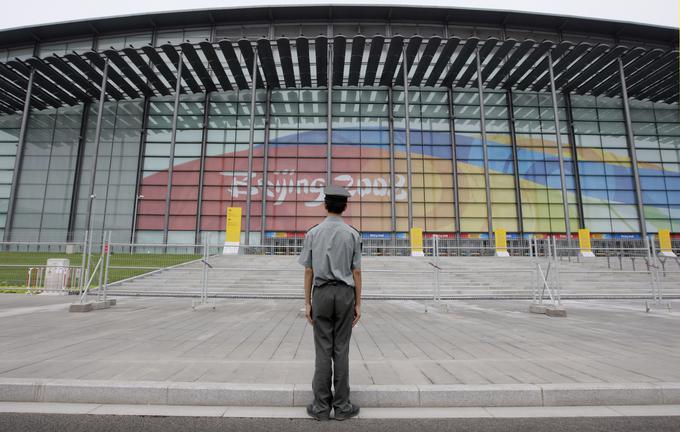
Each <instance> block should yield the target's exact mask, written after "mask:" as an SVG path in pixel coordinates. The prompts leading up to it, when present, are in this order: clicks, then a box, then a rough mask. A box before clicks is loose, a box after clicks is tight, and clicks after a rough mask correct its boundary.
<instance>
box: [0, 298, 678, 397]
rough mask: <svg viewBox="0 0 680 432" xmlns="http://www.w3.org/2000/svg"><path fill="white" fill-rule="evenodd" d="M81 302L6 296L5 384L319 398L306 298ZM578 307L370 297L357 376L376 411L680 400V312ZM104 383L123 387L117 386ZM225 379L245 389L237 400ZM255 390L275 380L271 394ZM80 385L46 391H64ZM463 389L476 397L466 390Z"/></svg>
mask: <svg viewBox="0 0 680 432" xmlns="http://www.w3.org/2000/svg"><path fill="white" fill-rule="evenodd" d="M71 301H73V299H70V298H68V297H65V298H64V297H61V298H55V297H49V298H47V297H44V296H34V297H30V296H15V295H2V296H0V346H2V350H0V382H2V383H3V384H11V383H14V384H13V385H12V386H10V387H3V388H4V390H3V392H4V393H3V394H4V398H5V400H35V398H34V399H30V397H33V396H34V395H35V393H34V392H35V391H36V388H35V387H34V386H31V385H30V384H29V385H27V384H26V380H45V382H49V381H50V380H67V381H68V382H73V383H75V384H73V385H77V387H78V388H82V389H83V390H82V391H83V392H84V393H83V395H84V396H83V398H82V399H77V400H69V401H70V402H78V401H91V400H93V399H92V398H95V399H96V398H99V397H104V396H106V397H118V396H116V395H126V392H127V391H129V390H130V387H129V383H132V384H133V387H135V389H136V390H135V391H136V392H138V393H136V394H137V395H138V397H140V398H141V399H140V400H151V399H153V398H160V399H157V400H164V401H165V402H163V403H166V404H167V403H169V404H172V403H178V404H191V403H193V402H192V398H193V397H194V396H193V395H192V392H193V391H194V390H195V388H194V387H192V385H194V384H196V385H199V387H200V386H203V387H205V395H204V396H201V397H207V395H211V394H212V395H213V396H211V398H213V399H212V400H213V401H214V402H211V403H218V402H219V403H223V404H224V403H227V402H228V401H229V399H225V398H227V397H237V399H238V400H241V401H244V400H248V398H249V397H256V399H257V400H258V401H259V402H258V403H259V404H261V405H262V404H269V405H297V404H298V403H300V401H303V400H306V399H308V397H309V395H310V394H311V389H310V388H309V383H310V382H311V378H312V373H313V366H314V351H313V340H312V329H311V327H310V326H309V325H308V324H307V323H306V321H305V319H304V317H303V314H301V313H300V309H301V302H300V301H298V300H284V299H276V300H266V299H260V300H246V299H220V300H218V301H217V309H216V310H215V311H212V310H210V309H205V310H198V311H192V309H191V301H190V300H189V299H177V298H174V299H173V298H130V297H123V298H119V299H118V304H117V305H116V306H114V307H112V308H110V309H106V310H99V311H95V312H92V313H88V314H69V313H68V312H67V309H68V305H69V303H70V302H71ZM565 306H566V307H567V309H568V310H569V316H568V317H567V318H561V319H554V318H549V317H546V316H543V315H535V314H529V313H528V311H527V309H528V302H526V301H495V300H478V301H451V302H448V312H442V311H439V309H436V310H433V309H435V308H431V307H430V308H428V312H427V313H426V312H425V304H424V303H423V302H420V301H406V300H381V301H365V302H364V307H363V310H362V321H361V322H360V324H359V325H358V326H357V327H356V328H355V329H354V333H353V340H352V345H351V348H350V380H351V384H352V386H353V389H356V390H357V395H359V394H361V396H360V397H361V398H363V400H364V401H366V402H367V403H368V404H369V405H371V406H376V407H379V406H383V407H389V406H400V405H401V406H425V405H427V404H430V403H431V404H434V405H437V404H451V403H452V402H451V401H454V402H455V403H457V404H464V405H467V406H473V405H474V404H483V405H508V404H512V403H513V401H515V403H516V404H519V405H524V406H531V405H534V406H536V405H541V404H546V401H549V404H550V405H570V404H577V405H579V404H584V403H595V404H606V403H608V402H611V403H613V404H628V405H634V404H669V403H675V404H678V403H680V386H678V384H674V383H680V338H678V337H677V328H678V325H679V324H680V313H679V312H675V311H676V310H677V309H678V308H674V311H672V312H669V311H666V310H663V311H653V312H651V313H645V312H644V307H643V304H642V303H641V302H640V301H632V300H620V301H615V300H590V301H574V300H572V301H568V302H565ZM14 379H19V381H13V380H14ZM100 380H104V381H107V382H111V383H112V384H111V385H109V387H107V389H106V390H104V389H103V388H101V385H100V384H96V383H95V382H96V381H100ZM88 382H90V385H88V384H87V383H88ZM144 382H149V383H161V384H162V385H161V386H160V387H161V388H162V389H158V388H156V387H158V386H157V385H156V384H153V385H152V386H151V387H145V386H144V385H142V384H143V383H144ZM126 383H128V384H126ZM192 383H193V384H192ZM81 384H82V385H81ZM224 384H229V385H231V386H233V387H231V388H230V389H229V391H236V390H235V389H236V386H237V385H239V384H242V385H245V386H244V387H242V388H241V389H240V390H239V391H240V393H238V396H234V395H235V394H237V393H229V394H225V393H224V392H223V390H224ZM69 385H71V384H69ZM107 385H108V384H107ZM220 385H222V386H220ZM253 385H262V386H264V387H262V388H261V389H260V390H262V389H268V390H267V391H266V392H268V393H269V396H268V397H269V398H270V399H268V400H269V402H266V401H264V400H262V399H261V395H262V394H264V393H265V390H262V391H259V392H258V391H256V390H258V387H257V386H253ZM608 385H609V387H608ZM211 386H213V387H211ZM372 386H379V387H372ZM428 386H433V387H431V388H430V387H428ZM441 386H448V387H441ZM479 386H482V388H485V389H486V390H489V389H491V388H494V387H493V386H505V387H503V390H502V391H500V390H499V391H496V392H495V393H494V394H491V393H488V392H487V393H484V394H482V397H488V398H490V399H487V400H484V399H479V398H478V397H476V396H474V392H473V391H474V390H475V389H476V388H477V387H479ZM203 387H201V388H203ZM67 388H68V386H67V385H62V386H52V387H49V386H46V387H44V388H42V387H41V388H40V389H39V391H40V392H42V393H40V394H41V395H43V396H44V395H47V396H49V397H50V398H52V399H57V400H63V399H62V398H63V397H65V396H63V394H60V393H59V392H65V391H66V390H65V389H67ZM276 388H278V389H279V390H278V391H269V390H271V389H276ZM378 388H379V389H380V392H377V393H376V389H378ZM414 388H417V389H418V390H417V391H414V390H413V389H414ZM445 388H447V389H448V390H447V391H442V390H444V389H445ZM537 388H538V389H540V391H541V394H540V396H539V399H538V402H540V403H537V399H536V395H535V394H534V393H533V392H532V391H531V390H532V389H537ZM288 389H292V390H291V391H290V394H289V391H288ZM359 389H363V391H361V392H359ZM456 389H463V390H465V392H464V393H461V395H460V397H454V396H453V395H454V391H455V390H456ZM631 389H632V390H631ZM511 390H512V391H511ZM553 390H555V391H556V393H551V392H552V391H553ZM69 391H70V390H69ZM253 391H255V393H252V392H253ZM10 392H12V393H10ZM142 392H146V393H145V394H142ZM163 392H165V393H163ZM249 392H251V393H252V394H251V396H248V394H249ZM570 392H571V393H570ZM626 392H628V393H626ZM64 394H68V392H67V393H64ZM253 394H254V395H256V396H253ZM26 395H28V396H26ZM98 395H99V396H98ZM504 395H511V398H510V399H509V400H507V401H503V397H504ZM416 396H417V397H418V401H417V404H416V401H415V399H414V398H415V397H416ZM24 397H26V398H29V399H26V398H24ZM168 397H172V398H176V399H172V400H171V401H169V400H168ZM163 398H165V399H163ZM465 398H471V399H470V400H469V402H468V403H463V401H464V400H465ZM208 399H210V398H208ZM43 400H44V399H43ZM101 400H102V402H103V403H104V402H107V401H106V400H105V399H101ZM206 400H207V399H201V401H202V402H205V401H206ZM407 401H410V402H408V403H407ZM446 401H449V402H446ZM517 401H519V402H517ZM612 401H613V402H612ZM129 403H136V401H135V400H130V401H129ZM239 404H241V403H239ZM395 404H396V405H395Z"/></svg>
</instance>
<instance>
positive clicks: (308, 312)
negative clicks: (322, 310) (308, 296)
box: [305, 303, 314, 325]
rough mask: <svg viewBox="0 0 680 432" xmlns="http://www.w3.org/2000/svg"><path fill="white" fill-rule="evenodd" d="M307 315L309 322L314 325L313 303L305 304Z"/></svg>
mask: <svg viewBox="0 0 680 432" xmlns="http://www.w3.org/2000/svg"><path fill="white" fill-rule="evenodd" d="M305 316H306V317H307V322H308V323H310V324H311V325H314V320H313V319H312V305H311V303H307V304H305Z"/></svg>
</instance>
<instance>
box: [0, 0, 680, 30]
mask: <svg viewBox="0 0 680 432" xmlns="http://www.w3.org/2000/svg"><path fill="white" fill-rule="evenodd" d="M329 3H332V4H387V5H400V4H401V5H409V4H410V5H432V6H449V7H469V8H479V9H498V10H520V11H528V12H539V13H548V14H555V15H571V16H585V17H591V18H602V19H609V20H616V21H628V22H639V23H647V24H656V25H662V26H667V27H675V28H677V27H678V22H679V15H678V0H623V1H621V0H560V1H557V0H552V1H549V0H547V1H546V0H410V1H404V0H364V1H360V0H341V1H338V2H329V1H311V0H289V1H282V0H20V1H12V2H9V1H7V2H5V3H4V4H5V6H4V7H3V8H2V9H3V11H2V12H3V13H2V15H0V29H6V28H15V27H26V26H32V25H36V24H45V23H55V22H63V21H80V20H85V19H90V18H102V17H110V16H119V15H135V14H144V13H149V12H161V11H176V10H187V9H213V8H229V7H239V6H252V5H256V6H266V5H295V4H300V5H303V4H329Z"/></svg>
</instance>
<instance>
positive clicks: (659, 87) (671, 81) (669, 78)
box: [631, 69, 678, 99]
mask: <svg viewBox="0 0 680 432" xmlns="http://www.w3.org/2000/svg"><path fill="white" fill-rule="evenodd" d="M677 84H678V70H677V69H676V70H674V71H671V72H669V73H667V74H665V75H664V76H663V77H662V78H660V79H659V80H657V81H656V82H654V83H651V84H650V85H648V86H647V87H645V88H644V89H642V90H640V91H639V92H637V93H631V94H635V96H636V97H637V98H640V99H652V98H653V96H654V95H655V94H657V93H658V92H662V91H665V90H666V89H667V88H668V87H672V86H675V85H677Z"/></svg>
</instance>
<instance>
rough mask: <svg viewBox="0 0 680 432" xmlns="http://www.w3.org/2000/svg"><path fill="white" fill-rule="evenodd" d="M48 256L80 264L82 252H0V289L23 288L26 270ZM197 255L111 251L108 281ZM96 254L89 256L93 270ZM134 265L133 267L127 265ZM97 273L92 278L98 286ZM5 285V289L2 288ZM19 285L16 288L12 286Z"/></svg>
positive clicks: (74, 264)
mask: <svg viewBox="0 0 680 432" xmlns="http://www.w3.org/2000/svg"><path fill="white" fill-rule="evenodd" d="M48 258H68V259H69V260H70V265H71V267H80V265H81V262H82V255H81V254H79V253H77V254H65V253H59V252H55V253H53V252H0V292H22V291H23V290H22V289H23V288H25V287H26V279H27V275H28V269H29V268H30V267H33V266H44V265H45V264H47V259H48ZM199 258H201V255H198V254H152V253H148V254H147V253H134V254H130V253H113V254H111V260H110V269H109V282H116V281H119V280H122V279H127V278H129V277H133V276H138V275H141V274H144V273H148V272H151V271H154V270H157V269H161V268H164V267H169V266H173V265H177V264H181V263H185V262H188V261H193V260H196V259H199ZM98 260H99V255H92V258H91V261H92V267H91V268H92V269H94V267H95V265H96V264H97V261H98ZM130 267H137V268H130ZM98 282H99V275H96V276H95V277H94V279H93V280H92V286H96V285H98ZM2 287H6V289H2ZM12 288H19V290H16V289H12Z"/></svg>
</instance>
